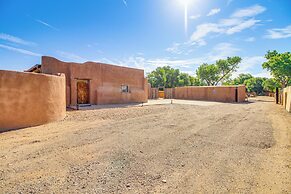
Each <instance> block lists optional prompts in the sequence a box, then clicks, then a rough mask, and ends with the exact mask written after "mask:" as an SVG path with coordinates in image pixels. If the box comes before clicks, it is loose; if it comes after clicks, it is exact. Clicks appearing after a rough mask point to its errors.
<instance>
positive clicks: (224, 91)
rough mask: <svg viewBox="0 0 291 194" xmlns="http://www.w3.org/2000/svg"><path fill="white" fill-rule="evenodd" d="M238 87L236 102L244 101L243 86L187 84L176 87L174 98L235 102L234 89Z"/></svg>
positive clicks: (244, 92)
mask: <svg viewBox="0 0 291 194" xmlns="http://www.w3.org/2000/svg"><path fill="white" fill-rule="evenodd" d="M236 88H237V89H238V102H244V101H245V97H246V91H245V86H243V85H242V86H188V87H176V88H175V89H174V98H175V99H183V100H207V101H218V102H236V99H235V90H236Z"/></svg>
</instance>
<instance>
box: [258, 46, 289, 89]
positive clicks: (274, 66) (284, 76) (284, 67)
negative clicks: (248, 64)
mask: <svg viewBox="0 0 291 194" xmlns="http://www.w3.org/2000/svg"><path fill="white" fill-rule="evenodd" d="M265 58H266V59H267V61H266V62H264V63H263V65H262V66H263V68H264V69H267V70H269V71H270V72H271V74H272V75H273V76H274V78H275V79H276V80H277V81H279V82H280V83H281V87H286V86H287V85H288V84H290V82H291V53H290V52H285V53H278V52H277V51H276V50H274V51H268V52H267V54H266V55H265Z"/></svg>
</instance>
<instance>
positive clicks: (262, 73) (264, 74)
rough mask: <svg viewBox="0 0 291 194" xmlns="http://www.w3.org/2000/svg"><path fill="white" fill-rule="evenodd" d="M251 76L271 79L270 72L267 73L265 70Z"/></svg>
mask: <svg viewBox="0 0 291 194" xmlns="http://www.w3.org/2000/svg"><path fill="white" fill-rule="evenodd" d="M253 76H254V77H266V78H271V77H272V75H271V74H270V72H268V71H266V70H262V71H261V72H260V73H256V74H253Z"/></svg>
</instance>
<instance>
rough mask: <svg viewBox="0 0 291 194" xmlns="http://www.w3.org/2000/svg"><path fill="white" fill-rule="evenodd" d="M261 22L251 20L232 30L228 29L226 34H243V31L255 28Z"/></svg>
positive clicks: (233, 27)
mask: <svg viewBox="0 0 291 194" xmlns="http://www.w3.org/2000/svg"><path fill="white" fill-rule="evenodd" d="M259 22H260V20H255V19H249V20H246V21H243V22H241V23H240V24H238V25H235V26H232V27H231V28H229V29H227V30H226V34H234V33H237V32H241V31H242V30H245V29H248V28H250V27H253V26H254V25H255V24H257V23H259Z"/></svg>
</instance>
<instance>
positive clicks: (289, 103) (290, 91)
mask: <svg viewBox="0 0 291 194" xmlns="http://www.w3.org/2000/svg"><path fill="white" fill-rule="evenodd" d="M286 96H287V98H286ZM283 106H284V107H285V109H286V110H287V111H288V112H291V86H289V87H287V88H284V90H283Z"/></svg>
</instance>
